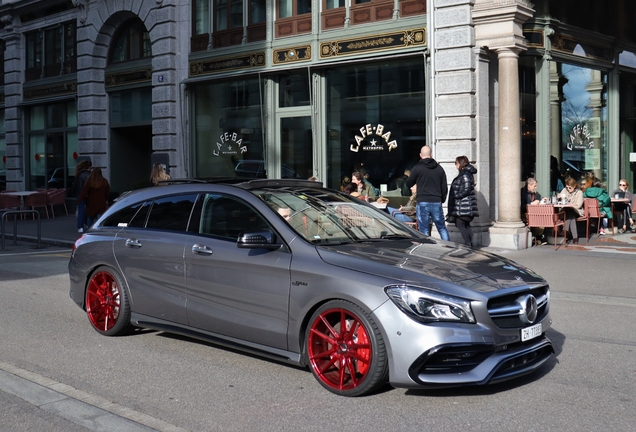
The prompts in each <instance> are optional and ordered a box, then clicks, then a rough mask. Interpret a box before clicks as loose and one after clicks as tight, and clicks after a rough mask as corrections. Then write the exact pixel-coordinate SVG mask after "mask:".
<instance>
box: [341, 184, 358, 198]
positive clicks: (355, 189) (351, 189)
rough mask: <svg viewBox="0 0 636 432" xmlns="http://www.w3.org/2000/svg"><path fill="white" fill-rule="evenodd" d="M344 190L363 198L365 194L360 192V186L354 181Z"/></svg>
mask: <svg viewBox="0 0 636 432" xmlns="http://www.w3.org/2000/svg"><path fill="white" fill-rule="evenodd" d="M343 192H344V193H346V194H349V195H351V196H353V197H356V198H363V196H362V195H360V192H358V186H357V185H356V184H355V183H354V182H351V183H349V184H348V185H346V186H345V187H344V190H343Z"/></svg>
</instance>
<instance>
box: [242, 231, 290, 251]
mask: <svg viewBox="0 0 636 432" xmlns="http://www.w3.org/2000/svg"><path fill="white" fill-rule="evenodd" d="M236 246H238V247H239V248H241V249H270V250H276V249H279V248H280V247H281V246H282V245H281V244H280V243H278V242H276V239H275V236H274V233H272V232H271V231H267V230H264V231H248V232H244V233H242V234H241V235H240V236H239V238H238V240H237V241H236Z"/></svg>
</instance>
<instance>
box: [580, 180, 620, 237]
mask: <svg viewBox="0 0 636 432" xmlns="http://www.w3.org/2000/svg"><path fill="white" fill-rule="evenodd" d="M583 198H596V200H597V201H598V206H599V208H600V211H601V215H602V216H603V225H602V226H601V228H600V230H599V235H603V234H605V228H607V218H611V217H613V215H612V199H611V198H610V196H609V194H608V193H607V191H606V190H605V189H603V187H602V185H601V182H600V180H599V179H597V178H594V179H592V185H591V186H588V187H586V188H585V190H584V191H583Z"/></svg>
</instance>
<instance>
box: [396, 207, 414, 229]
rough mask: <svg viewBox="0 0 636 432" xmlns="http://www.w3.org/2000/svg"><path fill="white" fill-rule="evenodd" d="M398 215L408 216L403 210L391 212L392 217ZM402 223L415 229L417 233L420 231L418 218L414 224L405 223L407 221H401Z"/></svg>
mask: <svg viewBox="0 0 636 432" xmlns="http://www.w3.org/2000/svg"><path fill="white" fill-rule="evenodd" d="M396 213H402V214H406V213H405V212H403V211H402V210H399V209H395V210H393V211H392V212H391V216H393V217H395V214H396ZM400 222H402V223H403V224H404V225H408V226H410V227H411V228H413V229H414V230H415V231H419V230H418V227H417V218H416V219H415V220H414V221H413V222H405V221H400Z"/></svg>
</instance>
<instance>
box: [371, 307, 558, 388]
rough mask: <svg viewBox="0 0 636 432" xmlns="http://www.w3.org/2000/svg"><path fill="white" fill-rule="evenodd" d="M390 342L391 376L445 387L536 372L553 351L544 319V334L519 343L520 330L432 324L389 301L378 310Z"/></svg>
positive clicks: (404, 384)
mask: <svg viewBox="0 0 636 432" xmlns="http://www.w3.org/2000/svg"><path fill="white" fill-rule="evenodd" d="M374 313H375V315H376V316H377V317H378V320H377V322H379V323H382V330H383V333H384V334H385V338H386V340H387V341H388V343H387V344H386V345H387V349H388V354H389V374H390V376H389V380H390V383H391V385H392V386H393V387H398V388H442V387H454V386H464V385H484V384H492V383H497V382H501V381H506V380H509V379H513V378H516V377H519V376H522V375H525V374H528V373H531V372H533V371H535V370H537V369H538V368H539V367H541V365H543V364H544V363H545V362H546V361H547V360H548V359H549V358H550V357H551V356H552V355H553V354H554V348H553V347H552V343H551V342H550V340H549V339H548V338H547V337H546V335H545V332H546V331H547V330H548V329H549V328H550V324H551V318H550V315H549V313H548V314H546V316H545V317H544V319H543V320H542V330H543V334H542V335H541V336H539V337H536V338H534V339H531V340H529V341H526V342H521V337H520V333H521V332H520V330H519V329H501V328H498V327H496V326H495V325H494V324H492V322H491V323H489V325H486V324H484V323H477V324H451V323H435V324H430V325H425V324H421V323H418V322H415V321H413V320H412V319H410V318H409V317H407V316H406V315H405V314H404V313H402V312H401V311H399V310H398V309H397V307H396V306H395V305H394V304H392V303H391V302H387V303H384V304H383V305H382V306H381V307H380V308H378V309H376V310H375V311H374Z"/></svg>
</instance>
